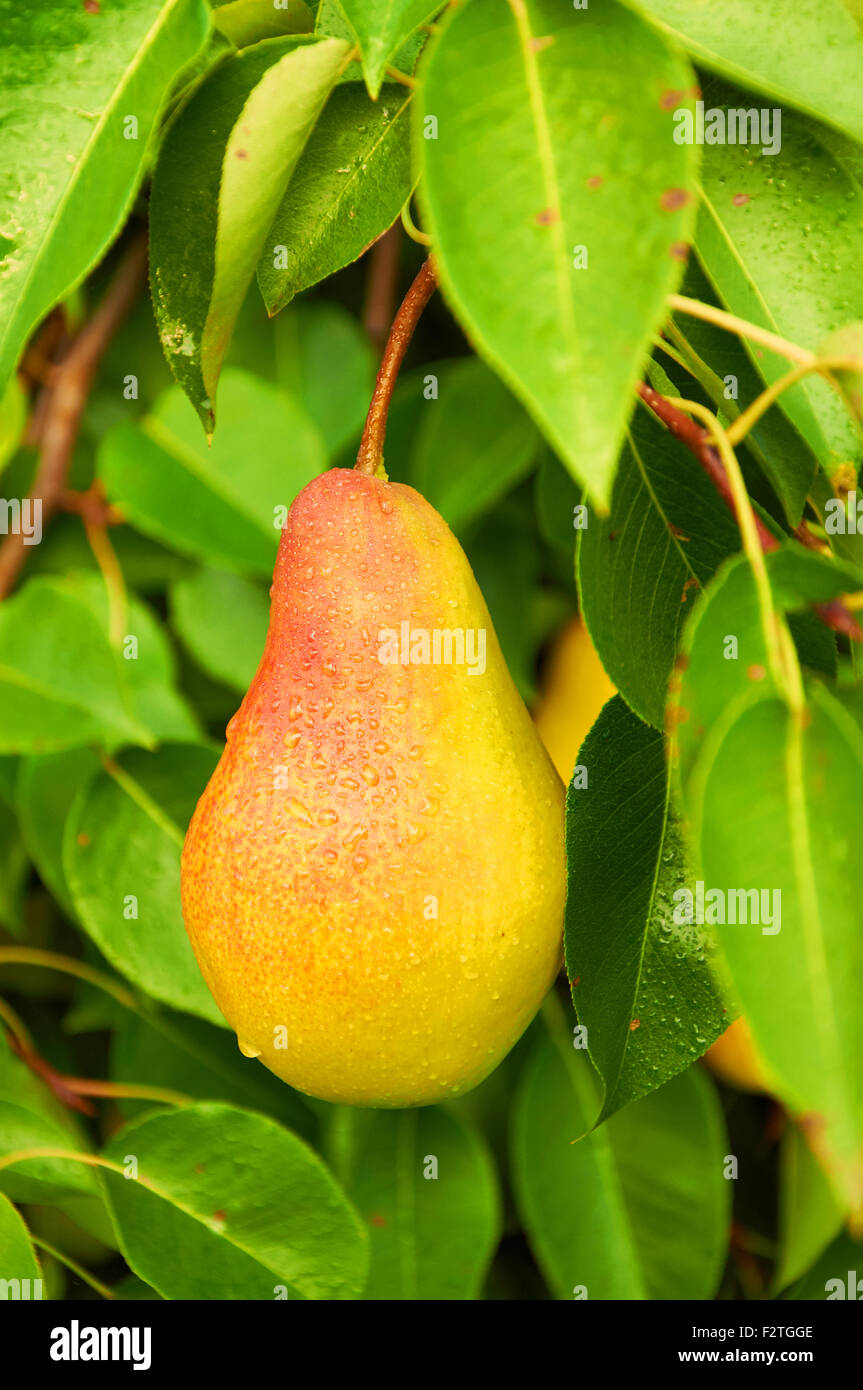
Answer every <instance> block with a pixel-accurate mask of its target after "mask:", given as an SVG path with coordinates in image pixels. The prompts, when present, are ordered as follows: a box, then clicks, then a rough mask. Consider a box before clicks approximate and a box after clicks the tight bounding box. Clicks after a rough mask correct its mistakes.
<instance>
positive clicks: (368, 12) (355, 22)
mask: <svg viewBox="0 0 863 1390" xmlns="http://www.w3.org/2000/svg"><path fill="white" fill-rule="evenodd" d="M338 5H339V9H340V10H342V12H343V13H344V16H345V18H346V19H347V21H348V24H349V25H350V27H351V29H352V30H353V32H354V34H355V35H356V38H357V43H358V44H359V46H360V52H361V54H362V60H363V73H364V74H365V79H366V84H367V86H368V89H369V93H370V95H371V96H372V97H374V98H377V95H378V93H379V91H380V89H381V83H382V82H383V80H384V73H385V72H386V68H387V64H388V63H389V62H390V60H391V59H392V58H393V57H394V55H395V53H396V52H397V50H398V49H400V48H401V47H402V45H403V44H404V43H405V42H406V41H407V40H408V39H409V38H410V37H411V35H412V34H413V33H415V31H416V30H417V29H418V28H419V27H420V25H421V24H426V23H428V22H429V20H431V19H433V18H434V16H435V15H436V14H437V12H438V10H439V9H440V8H441V0H435V3H433V4H430V3H429V0H400V2H399V3H395V4H394V3H393V0H338Z"/></svg>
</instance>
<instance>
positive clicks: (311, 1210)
mask: <svg viewBox="0 0 863 1390" xmlns="http://www.w3.org/2000/svg"><path fill="white" fill-rule="evenodd" d="M127 1155H132V1156H134V1158H135V1159H136V1160H137V1177H128V1178H127V1177H125V1176H124V1177H121V1176H119V1175H118V1174H115V1173H113V1172H106V1173H105V1174H104V1181H105V1186H106V1189H107V1193H108V1200H109V1204H110V1206H111V1209H112V1212H113V1215H114V1219H115V1222H116V1226H117V1231H118V1234H119V1237H120V1242H121V1245H122V1248H123V1253H124V1254H125V1256H126V1259H127V1260H128V1262H129V1265H130V1267H131V1268H132V1270H133V1272H134V1273H135V1274H137V1275H138V1276H139V1278H141V1279H144V1280H145V1281H146V1283H148V1284H150V1285H152V1287H153V1288H155V1289H156V1290H158V1292H159V1293H161V1295H162V1296H163V1297H164V1298H172V1299H183V1298H192V1299H194V1298H204V1299H263V1300H267V1299H270V1300H272V1299H274V1298H280V1297H281V1298H285V1297H289V1298H292V1299H293V1298H301V1299H309V1298H311V1299H347V1298H355V1297H356V1296H357V1294H358V1293H359V1292H360V1290H361V1288H362V1284H363V1280H364V1277H365V1271H366V1266H367V1260H368V1255H367V1241H366V1239H365V1233H364V1231H363V1230H362V1227H361V1225H360V1222H359V1220H358V1218H357V1215H356V1212H355V1211H354V1210H353V1208H352V1207H351V1206H350V1204H349V1203H348V1201H347V1199H346V1198H345V1196H344V1194H343V1193H342V1191H341V1189H340V1188H339V1187H338V1186H337V1185H336V1183H335V1182H334V1181H333V1179H332V1177H331V1176H330V1174H329V1172H328V1171H327V1169H326V1168H325V1167H324V1165H323V1163H322V1162H321V1161H320V1159H319V1158H318V1157H317V1155H316V1154H314V1153H313V1152H312V1150H311V1149H309V1148H307V1147H306V1145H305V1144H304V1143H303V1142H302V1141H301V1140H300V1139H297V1138H296V1137H295V1136H294V1135H293V1134H290V1133H288V1131H287V1130H285V1129H282V1128H281V1126H280V1125H277V1124H275V1123H274V1122H273V1121H272V1120H268V1119H265V1118H264V1116H263V1115H255V1114H252V1113H251V1112H250V1111H248V1110H240V1109H236V1108H234V1107H233V1106H229V1105H210V1104H201V1105H193V1106H188V1107H186V1108H185V1109H182V1110H177V1111H173V1112H168V1113H161V1114H156V1115H150V1116H148V1117H147V1116H145V1117H144V1118H143V1119H141V1120H139V1121H137V1122H136V1123H134V1124H132V1125H129V1126H127V1127H126V1128H125V1129H124V1130H123V1131H122V1133H121V1134H120V1135H118V1136H117V1138H116V1139H114V1140H113V1141H112V1142H111V1143H110V1144H109V1145H108V1147H107V1149H106V1150H105V1157H106V1158H109V1159H111V1160H112V1161H113V1162H115V1163H118V1164H120V1165H121V1166H122V1165H123V1164H128V1158H127ZM171 1249H174V1250H182V1251H183V1258H182V1260H179V1259H177V1260H174V1259H166V1258H165V1251H166V1250H171Z"/></svg>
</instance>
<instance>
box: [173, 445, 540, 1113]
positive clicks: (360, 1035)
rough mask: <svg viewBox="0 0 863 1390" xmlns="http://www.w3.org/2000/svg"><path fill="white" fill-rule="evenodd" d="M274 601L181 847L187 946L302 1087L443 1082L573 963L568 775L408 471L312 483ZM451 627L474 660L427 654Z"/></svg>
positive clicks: (453, 1090)
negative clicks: (403, 479) (565, 960)
mask: <svg viewBox="0 0 863 1390" xmlns="http://www.w3.org/2000/svg"><path fill="white" fill-rule="evenodd" d="M271 597H272V602H271V611H270V627H269V632H268V635H267V642H266V647H265V650H264V654H263V657H262V659H261V664H260V667H259V668H258V671H257V674H256V675H255V678H254V680H253V681H252V684H251V686H250V687H249V690H248V693H247V694H246V697H245V699H244V700H243V703H242V705H241V707H240V709H239V710H238V712H237V714H236V715H235V716H234V718H233V719H232V720H231V722H230V724H229V725H228V731H227V744H226V747H225V750H224V753H223V754H222V758H221V760H220V762H219V764H218V766H217V768H216V770H215V772H214V773H213V776H212V778H211V780H210V782H209V784H208V786H207V787H206V789H205V791H204V793H203V795H202V797H201V799H200V801H199V803H198V806H197V809H196V811H195V814H194V816H193V818H192V821H191V824H190V826H189V831H188V834H187V836H186V842H185V846H184V849H183V859H182V896H183V913H184V917H185V921H186V927H187V930H188V932H189V936H190V938H191V942H192V946H193V948H194V950H195V954H196V956H197V959H198V962H199V964H200V967H201V970H202V972H203V975H204V978H205V980H206V981H207V984H208V986H209V988H210V990H211V991H212V994H213V997H214V998H215V1000H216V1003H217V1004H218V1006H219V1008H220V1009H221V1011H222V1013H223V1014H224V1016H225V1018H226V1019H227V1020H228V1022H229V1023H230V1025H231V1027H232V1028H233V1029H234V1030H235V1031H236V1033H237V1036H238V1039H239V1042H240V1046H241V1048H242V1050H243V1051H244V1052H245V1053H246V1054H247V1055H250V1056H259V1057H260V1060H261V1061H262V1062H263V1063H264V1064H265V1065H266V1066H267V1067H269V1068H270V1070H271V1071H273V1072H275V1073H276V1075H278V1076H280V1077H281V1078H282V1079H283V1080H285V1081H286V1082H288V1083H289V1084H290V1085H291V1086H294V1087H296V1088H297V1089H298V1090H301V1091H304V1092H306V1093H308V1094H310V1095H313V1096H317V1097H320V1098H321V1099H323V1100H328V1101H339V1102H344V1103H347V1104H351V1105H375V1106H415V1105H427V1104H432V1103H434V1102H436V1101H441V1100H445V1099H447V1098H449V1097H451V1096H453V1095H457V1094H460V1093H462V1092H464V1091H467V1090H469V1089H470V1088H471V1087H472V1086H475V1085H476V1084H477V1083H478V1082H480V1081H481V1080H482V1079H483V1078H484V1077H485V1076H486V1075H487V1074H488V1073H489V1072H490V1071H491V1070H492V1069H493V1068H494V1067H495V1065H496V1064H497V1063H498V1062H499V1061H500V1060H501V1058H502V1057H503V1056H504V1055H505V1053H506V1052H507V1051H508V1050H509V1049H510V1048H511V1047H512V1046H513V1044H514V1043H515V1042H516V1041H517V1039H518V1038H519V1037H520V1035H521V1033H522V1032H523V1031H524V1029H525V1028H526V1027H527V1025H528V1023H529V1022H530V1021H531V1019H532V1018H533V1016H534V1014H535V1013H536V1010H537V1009H538V1007H539V1005H540V1003H541V1001H542V999H543V996H544V995H545V993H546V991H547V990H548V989H549V987H550V985H551V983H552V981H553V979H554V977H555V975H556V973H557V971H558V969H559V966H560V960H561V933H562V924H563V909H564V898H565V856H564V829H563V816H564V810H563V787H562V784H561V782H560V779H559V777H558V776H557V773H556V772H555V770H554V768H553V767H552V765H551V762H550V760H549V758H548V756H547V754H546V752H545V750H544V748H543V747H542V745H541V743H540V740H539V738H538V737H537V734H536V731H535V729H534V727H533V725H532V723H531V720H530V717H529V716H528V713H527V711H526V709H525V707H524V705H523V703H522V701H521V699H520V697H519V695H518V693H517V691H516V689H515V687H514V685H513V683H512V680H511V678H510V676H509V672H508V671H507V668H506V664H505V662H504V659H503V656H502V654H501V651H500V647H499V645H498V642H497V638H496V637H495V634H494V629H493V627H492V624H491V620H490V618H489V615H488V610H487V609H486V606H485V603H484V601H483V598H482V595H481V593H480V591H479V588H478V586H477V583H476V580H475V579H474V576H473V573H472V571H471V568H470V565H469V564H468V561H467V559H466V557H465V555H464V553H463V551H462V549H461V547H460V546H459V544H458V542H457V541H456V539H455V537H454V536H453V535H452V533H451V532H450V530H449V528H448V527H447V525H446V523H445V522H444V521H443V519H442V518H441V517H440V516H439V515H438V514H437V512H436V511H435V510H434V509H433V508H432V507H431V506H430V505H429V504H428V503H427V502H426V501H425V500H424V498H422V497H421V496H420V495H419V494H418V493H417V492H415V491H414V490H413V489H412V488H410V487H407V486H404V485H402V484H399V483H391V482H388V481H385V480H383V479H381V478H378V477H371V476H368V475H365V474H362V473H358V472H354V471H349V470H345V469H332V470H330V471H329V472H327V473H324V474H322V475H321V477H319V478H316V479H314V481H313V482H311V483H309V485H308V486H307V487H306V488H304V489H303V491H302V492H301V493H300V494H299V496H298V497H297V498H296V499H295V501H294V503H293V505H292V506H291V509H290V512H289V514H288V518H287V522H286V524H285V528H284V530H283V533H282V537H281V542H280V545H279V553H278V558H277V561H276V569H275V575H274V579H273V587H272V590H271ZM403 625H404V626H403ZM459 630H461V631H462V632H463V633H464V635H465V637H466V638H467V639H468V641H467V644H466V648H465V652H464V654H463V655H464V658H465V659H464V660H462V661H461V662H459V660H458V657H459V655H460V652H459V649H458V647H457V646H455V647H454V648H453V649H450V656H451V658H455V659H451V660H450V662H449V664H447V663H446V661H445V656H446V652H447V645H446V641H447V639H445V638H440V639H439V640H440V644H441V645H440V647H439V651H438V655H439V656H440V657H441V658H442V659H441V660H439V661H438V662H437V663H435V662H433V661H427V660H425V657H426V655H434V646H433V643H434V634H435V632H437V633H438V634H441V633H448V634H452V633H453V632H458V631H459ZM480 632H482V633H484V634H485V644H486V645H485V659H484V662H482V661H481V659H480V652H481V650H482V648H481V641H482V639H481V638H480V637H479V635H478V634H479V633H480ZM405 634H408V640H407V641H405V640H404V637H405ZM417 634H419V635H417ZM423 634H425V636H423ZM471 642H472V643H473V645H471ZM393 657H395V661H393V660H392V658H393ZM412 657H413V659H411V658H412ZM468 657H471V658H472V660H471V661H470V662H469V661H468V659H467V658H468ZM481 667H484V669H481Z"/></svg>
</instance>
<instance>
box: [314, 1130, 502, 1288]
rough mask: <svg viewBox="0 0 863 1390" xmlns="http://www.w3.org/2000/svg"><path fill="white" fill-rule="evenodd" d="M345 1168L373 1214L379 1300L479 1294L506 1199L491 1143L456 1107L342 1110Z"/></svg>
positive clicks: (372, 1276)
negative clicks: (502, 1198) (502, 1199)
mask: <svg viewBox="0 0 863 1390" xmlns="http://www.w3.org/2000/svg"><path fill="white" fill-rule="evenodd" d="M334 1127H335V1131H336V1133H335V1147H336V1149H337V1152H338V1154H339V1157H340V1162H339V1163H338V1164H337V1168H336V1171H337V1172H338V1173H339V1175H340V1177H341V1179H342V1181H343V1182H344V1184H345V1188H346V1190H347V1192H348V1195H349V1196H350V1197H351V1199H352V1200H353V1202H354V1203H355V1205H356V1207H357V1210H358V1211H359V1214H360V1217H361V1218H362V1219H363V1220H364V1221H365V1223H366V1225H367V1227H368V1231H369V1235H370V1239H371V1270H370V1272H369V1280H368V1284H367V1285H366V1289H365V1292H364V1294H363V1297H364V1298H366V1299H371V1300H375V1301H387V1300H389V1299H395V1300H409V1301H415V1300H417V1299H423V1300H441V1299H471V1298H477V1297H479V1293H480V1289H481V1287H482V1282H483V1279H484V1277H485V1274H486V1271H487V1268H488V1265H489V1262H490V1261H491V1257H492V1255H493V1253H494V1249H495V1246H496V1244H497V1240H498V1235H499V1227H500V1210H499V1208H500V1198H499V1195H498V1189H497V1179H496V1176H495V1172H494V1168H493V1165H492V1162H491V1159H490V1157H489V1155H488V1153H487V1151H486V1148H485V1145H484V1144H483V1143H482V1142H481V1141H480V1139H479V1137H478V1136H477V1135H476V1133H475V1132H474V1131H473V1130H472V1129H470V1128H468V1127H467V1126H466V1125H465V1124H464V1122H463V1121H462V1120H460V1119H459V1118H458V1117H457V1116H456V1115H455V1114H453V1113H452V1112H451V1111H450V1110H447V1109H444V1108H443V1107H442V1106H438V1105H435V1106H428V1107H426V1108H425V1109H423V1110H397V1111H387V1110H356V1109H349V1108H348V1107H347V1106H342V1107H340V1108H339V1111H338V1112H337V1115H336V1117H335V1120H334Z"/></svg>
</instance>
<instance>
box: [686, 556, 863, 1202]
mask: <svg viewBox="0 0 863 1390" xmlns="http://www.w3.org/2000/svg"><path fill="white" fill-rule="evenodd" d="M769 559H770V562H771V563H770V564H769V566H768V573H769V575H770V577H771V580H772V585H773V590H774V595H775V598H776V602H777V604H778V605H779V607H780V609H781V608H783V607H786V608H787V607H789V606H793V605H794V604H795V603H796V604H797V605H798V606H799V604H800V602H801V599H802V597H804V596H805V597H806V598H811V597H813V596H817V597H818V598H819V599H823V598H825V597H827V596H829V595H830V592H831V590H832V592H836V591H841V589H843V588H847V587H848V579H847V577H846V575H848V574H849V573H853V570H851V567H847V566H841V565H839V564H838V563H836V562H831V561H829V560H827V559H826V558H824V557H821V556H818V555H813V554H810V553H809V552H802V551H801V552H799V553H798V552H794V551H792V550H791V548H790V547H786V548H785V549H784V550H783V551H780V552H778V553H777V554H776V555H775V556H771V557H769ZM858 583H859V581H858ZM729 636H734V637H736V638H737V643H738V650H737V655H736V658H735V657H733V656H732V658H731V659H726V654H727V653H729V651H730V648H729V645H728V638H729ZM685 647H686V658H687V659H686V664H685V669H683V670H682V672H681V675H680V677H679V681H678V685H679V690H678V691H677V693H676V696H675V702H674V706H673V711H674V721H675V723H676V727H677V740H676V742H677V747H678V754H679V767H680V778H681V787H682V792H683V798H684V803H685V809H686V813H687V816H688V820H689V822H690V824H691V827H692V838H693V844H694V846H695V849H696V857H697V860H698V863H699V871H700V876H701V881H702V882H703V885H704V891H705V893H706V892H707V891H708V890H711V891H713V892H715V893H717V895H718V897H717V899H715V900H714V901H715V902H718V904H719V908H721V912H720V911H718V909H714V911H715V915H716V916H718V917H719V921H718V922H716V925H715V931H716V934H717V936H718V939H719V942H720V945H721V947H722V950H723V955H724V958H725V961H726V963H727V966H728V969H729V972H730V975H731V979H732V981H733V986H734V990H735V994H736V996H737V997H738V999H739V1002H740V1006H741V1009H742V1011H743V1013H744V1014H745V1016H746V1018H747V1020H748V1022H749V1025H750V1027H751V1029H752V1033H753V1036H754V1039H755V1043H756V1046H757V1048H758V1051H759V1053H760V1055H761V1056H762V1058H763V1060H764V1063H765V1067H766V1069H767V1071H768V1074H769V1075H770V1077H771V1082H772V1088H773V1089H774V1090H775V1092H776V1094H777V1095H779V1097H780V1098H781V1099H782V1100H783V1101H784V1103H785V1104H786V1105H787V1106H788V1108H789V1109H790V1110H792V1112H794V1113H795V1114H797V1115H800V1116H802V1117H803V1122H804V1123H805V1125H806V1129H807V1135H808V1138H809V1142H810V1144H811V1145H812V1147H813V1149H814V1150H815V1152H816V1153H817V1155H818V1157H819V1160H820V1161H821V1163H822V1164H823V1166H824V1167H825V1170H826V1171H827V1173H828V1175H829V1177H830V1179H831V1182H832V1184H833V1186H834V1188H835V1190H836V1192H837V1195H838V1197H839V1199H840V1200H841V1201H842V1202H843V1203H844V1204H845V1205H846V1206H850V1207H851V1208H852V1210H854V1211H855V1212H859V1211H861V1210H863V1015H861V1012H860V1009H859V1000H858V998H857V996H858V992H859V984H858V982H859V979H860V978H861V974H863V934H861V931H860V906H859V894H858V893H857V890H856V880H855V875H854V871H853V863H854V854H855V848H854V847H855V845H856V844H857V843H858V841H859V838H860V836H861V835H863V732H861V729H860V727H859V725H858V724H857V722H856V721H855V720H854V718H853V717H852V716H851V715H850V714H849V713H848V712H847V711H846V710H845V709H844V708H843V706H842V705H841V704H840V703H839V701H838V700H837V699H836V698H835V696H833V695H832V694H831V693H830V691H829V690H828V688H827V687H826V685H824V684H822V683H821V682H820V681H818V682H812V683H811V685H810V687H809V689H808V692H807V703H806V709H805V711H804V714H803V716H799V715H796V714H795V713H794V712H793V711H792V710H791V709H789V708H788V706H787V705H786V704H785V703H784V701H783V700H782V699H781V698H780V696H779V694H778V692H777V691H776V688H775V686H774V685H773V682H772V680H771V679H770V676H769V673H770V665H769V661H768V658H767V654H766V650H765V647H764V638H763V633H762V626H761V620H760V615H759V610H758V605H757V598H756V594H755V588H754V583H753V580H752V577H751V574H750V572H749V570H748V568H747V567H746V566H745V564H744V562H743V561H742V560H741V561H737V562H732V564H731V565H729V566H728V567H727V568H726V569H725V570H724V571H723V572H722V573H721V574H720V575H719V576H718V577H717V579H716V580H715V581H714V582H713V584H712V585H711V586H710V589H709V590H708V591H707V593H706V594H705V596H704V598H703V599H702V600H701V601H700V603H699V607H698V611H697V614H696V615H695V616H694V618H693V623H692V626H691V628H690V629H689V630H688V631H687V635H686V644H685ZM741 769H744V770H745V771H744V772H743V773H742V772H741ZM753 788H756V789H757V795H753ZM695 886H696V885H694V884H693V885H692V888H691V889H690V892H694V890H695ZM732 892H733V893H738V894H739V893H741V892H743V893H746V894H753V893H755V894H756V897H755V898H754V899H752V898H747V899H745V900H740V902H742V903H744V905H745V908H746V913H745V915H746V919H747V921H746V922H745V923H744V924H739V923H737V922H736V918H737V915H738V899H737V898H732V897H730V896H729V895H730V894H731V893H732ZM777 895H778V896H777ZM705 901H706V899H705ZM753 904H754V905H753ZM707 905H708V907H709V906H710V904H709V903H708V904H707ZM755 906H757V907H758V912H757V913H756V912H755ZM705 915H706V914H705ZM731 916H734V918H735V921H734V922H729V921H726V920H723V919H725V918H726V917H731ZM752 918H755V919H756V920H754V921H753V920H750V919H752ZM762 918H764V919H766V920H762ZM712 920H713V919H712V918H708V921H712ZM801 1040H805V1042H803V1043H802V1042H801Z"/></svg>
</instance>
